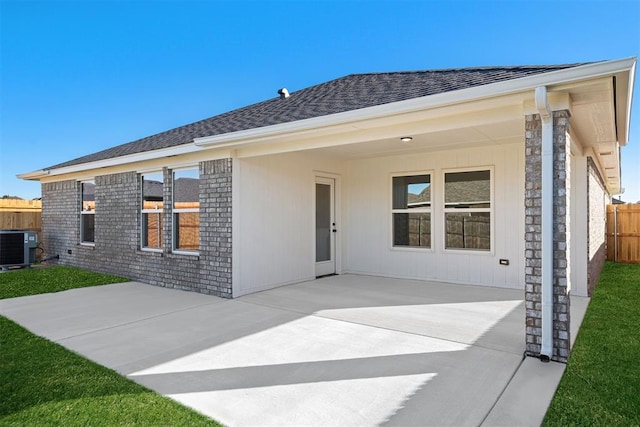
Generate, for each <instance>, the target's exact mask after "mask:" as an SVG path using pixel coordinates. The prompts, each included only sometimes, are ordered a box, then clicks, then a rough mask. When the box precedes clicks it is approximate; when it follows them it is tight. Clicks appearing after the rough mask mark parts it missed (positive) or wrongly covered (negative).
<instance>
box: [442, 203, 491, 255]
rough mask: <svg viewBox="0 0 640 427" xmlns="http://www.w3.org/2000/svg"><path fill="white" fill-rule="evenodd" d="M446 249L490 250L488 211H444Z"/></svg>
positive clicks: (489, 219) (489, 218) (489, 215)
mask: <svg viewBox="0 0 640 427" xmlns="http://www.w3.org/2000/svg"><path fill="white" fill-rule="evenodd" d="M445 222H446V239H445V248H447V249H476V250H486V251H488V250H491V214H490V213H489V212H460V213H458V212H455V213H445Z"/></svg>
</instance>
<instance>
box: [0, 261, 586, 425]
mask: <svg viewBox="0 0 640 427" xmlns="http://www.w3.org/2000/svg"><path fill="white" fill-rule="evenodd" d="M587 303H588V299H586V298H581V297H572V302H571V310H572V318H573V319H574V322H572V326H573V327H574V328H577V326H578V325H579V324H580V321H581V319H582V316H583V315H584V311H585V310H586V305H587ZM0 314H2V315H4V316H6V317H8V318H10V319H12V320H14V321H16V322H18V323H19V324H21V325H23V326H25V327H26V328H28V329H29V330H31V331H32V332H34V333H36V334H38V335H41V336H44V337H46V338H48V339H50V340H52V341H55V342H57V343H59V344H61V345H63V346H65V347H67V348H69V349H71V350H73V351H76V352H78V353H80V354H82V355H84V356H86V357H88V358H89V359H92V360H94V361H96V362H98V363H100V364H102V365H105V366H107V367H110V368H112V369H115V370H116V371H118V372H119V373H121V374H123V375H126V376H127V377H128V378H131V379H132V380H134V381H136V382H139V383H141V384H143V385H145V386H147V387H149V388H151V389H153V390H155V391H157V392H159V393H161V394H164V395H167V396H170V397H172V398H173V399H175V400H177V401H179V402H182V403H183V404H185V405H187V406H190V407H192V408H194V409H196V410H197V411H199V412H202V413H204V414H206V415H208V416H210V417H212V418H214V419H216V420H218V421H220V422H222V423H224V424H227V425H233V426H241V425H377V424H389V425H405V426H406V425H507V424H510V425H514V424H518V425H539V424H540V422H541V420H542V417H543V416H544V413H545V411H546V408H547V406H548V403H549V401H550V399H551V397H552V396H553V393H554V391H555V388H556V386H557V383H558V381H559V379H560V377H561V375H562V372H563V371H564V366H565V365H564V364H559V363H554V362H551V363H549V364H543V363H542V362H540V361H538V360H537V359H533V358H526V359H524V358H523V353H524V350H525V342H524V340H523V337H524V334H525V332H524V322H523V318H524V317H525V310H524V292H523V291H522V290H514V289H501V288H493V287H485V286H475V285H454V284H450V283H440V282H430V281H419V280H403V279H389V278H381V277H371V276H364V275H349V274H346V275H340V276H332V277H327V278H323V279H318V280H313V281H308V282H304V283H299V284H294V285H289V286H284V287H280V288H276V289H272V290H268V291H264V292H260V293H255V294H251V295H246V296H243V297H240V298H237V299H233V300H225V299H221V298H217V297H214V296H207V295H202V294H197V293H191V292H183V291H177V290H172V289H166V288H160V287H154V286H149V285H145V284H140V283H137V282H129V283H123V284H114V285H107V286H100V287H93V288H82V289H75V290H70V291H65V292H60V293H55V294H44V295H36V296H30V297H22V298H15V299H9V300H3V301H0ZM576 332H577V331H575V330H574V331H572V333H571V336H572V337H575V336H576Z"/></svg>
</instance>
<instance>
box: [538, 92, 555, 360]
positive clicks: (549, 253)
mask: <svg viewBox="0 0 640 427" xmlns="http://www.w3.org/2000/svg"><path fill="white" fill-rule="evenodd" d="M535 101H536V109H537V110H538V113H539V114H540V118H541V120H542V296H541V297H542V348H541V349H540V360H542V361H544V362H548V361H549V360H550V359H551V356H552V355H553V113H552V111H551V108H550V107H549V99H548V97H547V88H546V86H538V87H536V90H535Z"/></svg>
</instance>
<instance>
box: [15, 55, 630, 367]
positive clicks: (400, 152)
mask: <svg viewBox="0 0 640 427" xmlns="http://www.w3.org/2000/svg"><path fill="white" fill-rule="evenodd" d="M635 66H636V58H629V59H621V60H613V61H602V62H593V63H582V64H565V65H546V66H509V67H478V68H460V69H441V70H428V71H414V72H389V73H370V74H354V75H348V76H346V77H342V78H338V79H335V80H332V81H329V82H326V83H321V84H318V85H316V86H312V87H309V88H306V89H302V90H299V91H294V92H292V93H289V92H288V91H287V90H286V89H284V88H282V89H280V90H279V91H278V93H279V96H277V97H274V98H273V99H269V100H267V101H264V102H260V103H258V104H254V105H250V106H247V107H244V108H240V109H237V110H234V111H229V112H227V113H224V114H221V115H218V116H215V117H211V118H208V119H205V120H201V121H198V122H195V123H191V124H188V125H185V126H181V127H178V128H176V129H171V130H168V131H166V132H162V133H159V134H157V135H153V136H149V137H146V138H143V139H140V140H137V141H133V142H129V143H127V144H123V145H119V146H116V147H113V148H109V149H107V150H104V151H100V152H97V153H93V154H89V155H87V156H84V157H81V158H78V159H75V160H70V161H67V162H64V163H61V164H57V165H55V166H51V167H48V168H45V169H42V170H38V171H34V172H30V173H25V174H23V175H20V178H23V179H30V180H39V181H40V182H41V183H42V202H43V212H42V228H43V231H42V240H43V242H44V245H45V249H46V252H47V253H48V254H49V255H59V257H60V258H59V262H60V263H61V264H66V265H74V266H79V267H86V268H90V269H93V270H98V271H102V272H108V273H114V274H120V275H124V276H127V277H130V278H132V279H135V280H139V281H142V282H146V283H150V284H154V285H159V286H166V287H172V288H179V289H185V290H192V291H197V292H203V293H207V294H213V295H217V296H220V297H225V298H233V297H237V296H240V295H243V294H248V293H252V292H257V291H261V290H265V289H269V288H273V287H277V286H282V285H286V284H291V283H296V282H301V281H306V280H311V279H314V278H316V277H319V276H323V275H329V274H344V273H351V274H362V275H374V276H387V277H394V278H411V279H423V280H433V281H441V282H450V283H452V284H455V283H459V284H467V285H488V286H497V287H508V288H517V289H522V290H523V291H524V292H525V301H526V313H527V315H526V331H527V332H526V342H527V352H528V354H530V355H534V356H539V357H541V358H543V359H549V358H551V359H553V360H559V361H564V360H566V358H567V356H568V352H569V321H570V316H569V295H570V293H571V294H575V295H584V296H586V295H589V294H590V292H591V290H592V289H593V286H594V284H595V283H596V280H597V278H598V275H599V272H600V270H601V268H602V266H603V263H604V260H605V205H606V204H607V203H609V202H610V200H611V196H612V195H615V194H619V193H620V192H621V180H620V176H621V175H620V147H621V146H624V145H625V144H626V143H627V138H628V133H629V121H630V111H631V100H632V88H633V83H634V72H635ZM275 89H277V88H274V93H275V92H276V91H275ZM389 291H390V292H393V289H390V290H389Z"/></svg>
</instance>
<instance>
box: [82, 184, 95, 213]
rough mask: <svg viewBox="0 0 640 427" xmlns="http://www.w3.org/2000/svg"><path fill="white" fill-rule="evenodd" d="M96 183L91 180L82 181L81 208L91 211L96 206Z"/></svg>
mask: <svg viewBox="0 0 640 427" xmlns="http://www.w3.org/2000/svg"><path fill="white" fill-rule="evenodd" d="M95 200H96V185H95V184H94V183H93V182H83V183H82V210H84V211H93V210H95V208H96V201H95Z"/></svg>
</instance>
